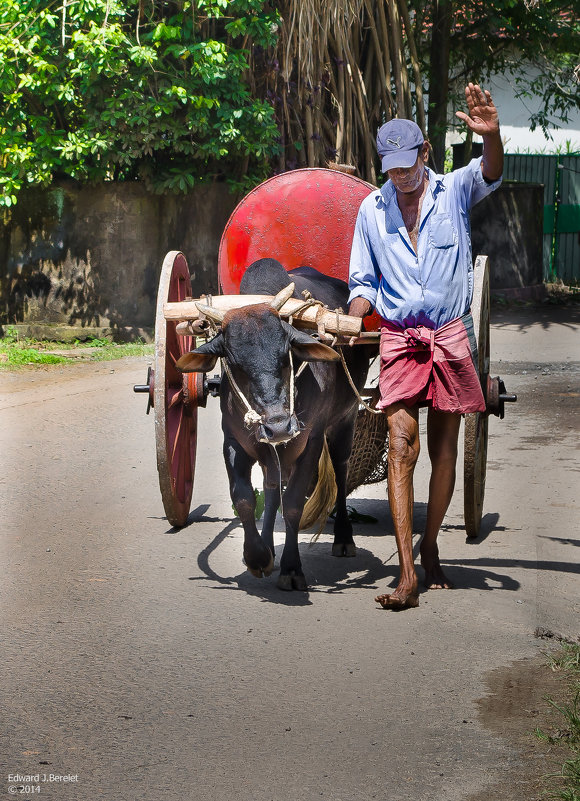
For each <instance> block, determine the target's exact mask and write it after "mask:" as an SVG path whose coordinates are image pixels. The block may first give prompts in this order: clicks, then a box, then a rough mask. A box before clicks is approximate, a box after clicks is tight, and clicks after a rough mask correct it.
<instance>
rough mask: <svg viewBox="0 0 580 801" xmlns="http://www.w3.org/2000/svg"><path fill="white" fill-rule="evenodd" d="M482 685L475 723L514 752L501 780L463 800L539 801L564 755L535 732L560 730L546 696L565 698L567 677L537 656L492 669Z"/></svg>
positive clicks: (556, 698) (554, 698)
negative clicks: (538, 730) (548, 780)
mask: <svg viewBox="0 0 580 801" xmlns="http://www.w3.org/2000/svg"><path fill="white" fill-rule="evenodd" d="M485 683H486V686H487V690H488V695H486V696H485V697H483V698H480V699H479V700H478V701H477V705H478V708H479V720H480V722H481V723H482V725H483V726H485V728H487V729H489V730H490V731H492V732H494V733H495V734H497V735H498V736H499V737H501V738H503V739H504V740H505V743H506V748H509V749H510V750H513V749H515V750H516V751H517V752H518V753H517V757H516V758H515V759H514V760H513V761H512V763H511V765H510V770H509V774H508V775H506V776H505V778H504V779H502V780H501V781H500V782H497V783H496V784H495V785H493V786H492V787H486V788H485V790H483V791H481V792H478V793H476V794H475V795H470V796H469V797H468V798H467V799H466V801H490V799H494V798H497V799H507V798H509V799H510V801H536V799H537V800H538V801H539V800H540V799H541V798H542V795H543V794H544V793H545V791H546V789H547V786H548V785H547V784H546V780H545V777H546V776H547V774H550V773H554V772H556V771H558V770H559V768H560V766H561V765H562V762H563V760H564V758H565V757H564V755H563V753H561V752H560V749H558V748H556V747H555V746H551V745H549V744H548V743H546V742H544V741H542V740H540V739H539V738H538V737H536V735H535V734H534V732H535V731H536V729H540V730H541V731H543V732H544V733H546V734H552V735H553V734H555V733H557V732H558V731H559V730H560V729H561V728H562V724H563V722H564V721H563V718H562V717H561V715H560V714H559V713H558V712H557V711H556V710H555V709H554V708H553V707H552V706H551V705H550V704H549V703H548V701H547V700H546V698H547V697H549V698H552V699H553V700H554V701H556V702H558V701H561V700H563V698H564V697H565V694H566V682H565V678H564V676H562V675H561V674H560V673H557V672H554V671H552V670H551V669H550V668H549V666H548V664H547V657H545V656H539V657H536V658H535V659H524V660H520V661H518V662H514V663H513V664H512V665H510V666H508V667H501V668H496V669H495V670H492V671H491V672H490V673H489V674H488V675H487V677H486V681H485Z"/></svg>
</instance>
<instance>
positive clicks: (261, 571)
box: [244, 551, 274, 578]
mask: <svg viewBox="0 0 580 801" xmlns="http://www.w3.org/2000/svg"><path fill="white" fill-rule="evenodd" d="M244 564H245V566H246V567H247V569H248V572H250V573H251V574H252V576H255V577H256V578H262V576H270V575H271V574H272V570H274V556H273V554H272V552H271V551H270V561H269V562H268V564H267V565H266V566H265V567H252V566H251V565H249V564H248V563H247V562H246V560H245V559H244Z"/></svg>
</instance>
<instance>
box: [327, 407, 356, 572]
mask: <svg viewBox="0 0 580 801" xmlns="http://www.w3.org/2000/svg"><path fill="white" fill-rule="evenodd" d="M354 425H355V421H354V420H353V421H352V422H350V421H349V422H348V423H346V424H344V425H342V426H341V427H340V428H339V429H338V430H336V431H332V432H331V433H330V434H329V436H328V451H329V453H330V458H331V460H332V466H333V467H334V476H335V480H336V508H335V518H334V543H333V545H332V555H333V556H356V546H355V544H354V539H353V536H352V523H351V521H350V520H349V518H348V510H347V508H346V476H347V472H348V460H349V458H350V454H351V451H352V439H353V436H354Z"/></svg>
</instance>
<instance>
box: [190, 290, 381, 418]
mask: <svg viewBox="0 0 580 801" xmlns="http://www.w3.org/2000/svg"><path fill="white" fill-rule="evenodd" d="M302 295H303V296H304V303H303V304H302V305H301V306H299V307H298V308H297V309H294V311H293V313H292V314H291V315H289V317H288V323H289V324H290V325H292V324H293V317H294V316H296V315H297V314H300V312H302V311H304V309H307V308H310V307H312V306H318V308H319V311H318V313H317V315H316V327H317V331H318V335H319V336H320V337H321V338H322V339H327V340H328V339H330V341H329V342H328V345H329V347H331V348H332V347H336V350H337V351H338V354H339V356H340V361H341V363H342V367H343V369H344V372H345V375H346V378H347V380H348V383H349V384H350V386H351V389H352V391H353V392H354V394H355V395H356V397H357V400H358V402H359V404H360V405H361V406H363V407H364V408H365V409H366V410H367V411H368V412H370V413H371V414H383V412H382V411H381V410H380V409H373V408H372V406H369V404H368V403H367V402H366V401H365V400H364V398H363V397H362V396H361V394H360V392H359V391H358V388H357V386H356V384H355V383H354V381H353V378H352V376H351V374H350V370H349V369H348V366H347V363H346V359H345V358H344V353H343V349H342V346H340V345H337V344H336V343H337V341H338V337H339V335H340V314H341V312H340V310H339V309H335V310H334V311H335V314H336V335H335V336H334V337H331V336H330V335H329V334H327V333H326V329H325V327H324V324H323V322H322V313H323V312H324V311H325V310H326V308H327V307H326V306H325V305H324V304H323V303H322V301H320V300H316V299H315V298H313V297H312V295H311V294H310V292H308V290H304V292H303V293H302ZM205 302H206V303H207V305H208V306H212V305H213V298H212V296H211V295H207V296H206V299H205ZM209 325H210V330H211V333H212V336H214V335H215V334H217V332H218V328H217V326H216V324H215V322H214V321H213V320H212V319H209ZM288 356H289V359H290V379H289V387H288V392H289V398H290V416H292V415H293V414H294V403H295V395H296V381H297V379H298V378H299V377H300V375H301V374H302V372H303V371H304V370H305V369H306V367H307V364H308V363H307V362H302V364H301V365H300V367H299V368H298V370H297V371H295V370H294V359H293V358H292V349H290V351H289V353H288ZM220 361H221V364H222V369H223V371H224V373H225V374H226V376H227V377H228V381H229V382H230V386H231V388H232V390H233V392H234V395H235V396H236V397H237V398H238V400H239V401H240V403H241V404H242V407H243V408H244V409H245V410H246V411H245V414H244V425H245V427H246V428H251V427H252V425H259V424H260V423H262V422H263V417H262V415H261V414H259V413H258V412H257V411H256V410H255V409H254V408H252V405H251V404H250V402H249V401H248V399H247V398H246V396H245V395H244V393H243V392H242V390H241V389H240V387H239V384H238V383H237V381H236V379H235V378H234V375H233V373H232V371H231V368H230V366H229V364H228V363H227V361H226V359H225V358H223V357H222V358H221V359H220Z"/></svg>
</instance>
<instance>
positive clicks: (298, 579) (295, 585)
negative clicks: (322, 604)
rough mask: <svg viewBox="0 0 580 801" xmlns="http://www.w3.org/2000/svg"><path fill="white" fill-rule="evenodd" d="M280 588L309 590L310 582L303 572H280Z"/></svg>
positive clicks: (288, 590)
mask: <svg viewBox="0 0 580 801" xmlns="http://www.w3.org/2000/svg"><path fill="white" fill-rule="evenodd" d="M277 583H278V589H280V590H285V591H286V592H291V591H292V590H299V591H300V592H308V584H307V583H306V579H305V578H304V576H303V574H302V573H296V572H295V571H292V573H285V574H280V576H279V577H278V582H277Z"/></svg>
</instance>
